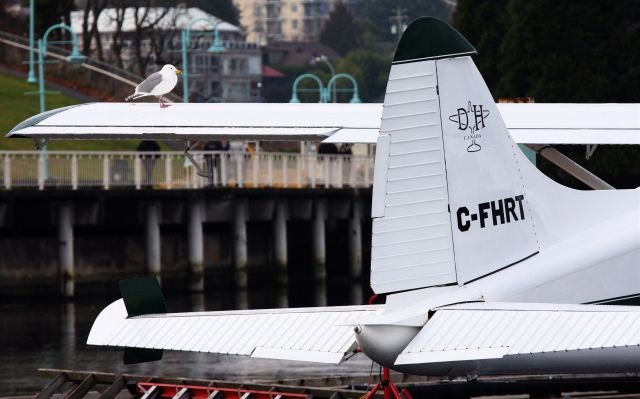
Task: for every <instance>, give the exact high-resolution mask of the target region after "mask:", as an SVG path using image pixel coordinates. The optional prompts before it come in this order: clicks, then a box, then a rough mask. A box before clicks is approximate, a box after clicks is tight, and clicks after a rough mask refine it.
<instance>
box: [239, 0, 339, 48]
mask: <svg viewBox="0 0 640 399" xmlns="http://www.w3.org/2000/svg"><path fill="white" fill-rule="evenodd" d="M338 1H339V0H234V4H235V5H236V7H238V9H239V10H240V24H241V25H242V26H243V27H244V29H245V31H246V34H247V41H249V42H256V43H260V44H262V45H265V44H268V43H272V42H275V41H298V42H299V41H304V42H314V41H318V40H319V39H320V33H321V32H322V28H323V26H324V23H325V21H326V20H327V19H329V13H330V12H331V10H332V9H333V6H334V4H335V3H337V2H338Z"/></svg>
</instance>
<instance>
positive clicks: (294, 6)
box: [291, 3, 298, 12]
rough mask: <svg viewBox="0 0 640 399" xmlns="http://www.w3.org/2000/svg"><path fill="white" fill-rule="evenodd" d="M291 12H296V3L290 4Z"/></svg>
mask: <svg viewBox="0 0 640 399" xmlns="http://www.w3.org/2000/svg"><path fill="white" fill-rule="evenodd" d="M291 12H298V5H297V4H296V3H292V4H291Z"/></svg>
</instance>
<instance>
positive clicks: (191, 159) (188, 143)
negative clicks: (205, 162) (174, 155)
mask: <svg viewBox="0 0 640 399" xmlns="http://www.w3.org/2000/svg"><path fill="white" fill-rule="evenodd" d="M192 145H193V144H192V143H191V140H185V141H184V156H185V157H187V159H188V160H189V162H191V164H192V165H193V167H194V168H196V173H198V176H202V177H206V178H209V177H211V176H213V174H212V172H211V171H208V172H207V171H206V170H204V168H203V167H202V165H200V164H199V163H198V161H196V160H195V158H194V157H193V155H192V154H191V153H190V152H189V151H191V146H192Z"/></svg>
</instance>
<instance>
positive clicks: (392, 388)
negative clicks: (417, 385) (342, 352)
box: [364, 367, 413, 399]
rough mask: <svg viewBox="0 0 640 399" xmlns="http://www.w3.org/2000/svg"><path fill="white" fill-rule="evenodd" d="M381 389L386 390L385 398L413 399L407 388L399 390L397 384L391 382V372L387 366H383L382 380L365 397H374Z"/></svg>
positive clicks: (369, 398) (368, 398)
mask: <svg viewBox="0 0 640 399" xmlns="http://www.w3.org/2000/svg"><path fill="white" fill-rule="evenodd" d="M380 389H382V391H383V392H384V399H413V396H411V394H410V393H409V391H407V388H402V390H401V391H398V387H397V386H396V384H394V383H393V382H391V373H390V372H389V369H388V368H387V367H383V368H382V381H380V382H378V383H377V384H376V385H375V386H374V387H373V389H372V390H370V391H369V393H367V395H366V396H365V397H364V399H372V398H373V397H374V396H375V395H376V393H378V391H379V390H380Z"/></svg>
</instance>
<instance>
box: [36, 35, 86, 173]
mask: <svg viewBox="0 0 640 399" xmlns="http://www.w3.org/2000/svg"><path fill="white" fill-rule="evenodd" d="M56 29H62V30H66V31H68V32H69V33H71V45H72V48H71V55H69V56H68V57H67V61H68V62H69V63H71V64H82V63H83V62H84V61H85V60H86V59H87V57H85V56H84V55H82V54H80V50H79V49H78V36H77V35H76V33H75V32H74V31H73V29H71V27H70V26H69V25H66V24H62V23H60V24H55V25H51V26H50V27H49V29H47V30H46V31H45V32H44V35H42V39H38V95H39V96H40V112H41V113H42V112H45V111H46V110H47V106H46V103H45V94H46V91H45V85H44V57H45V55H46V54H47V38H48V37H49V34H50V33H51V32H53V31H54V30H56ZM40 150H41V152H42V159H43V162H44V170H43V178H44V179H45V180H46V179H47V176H48V174H49V171H48V168H47V141H46V140H42V141H41V142H40Z"/></svg>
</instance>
